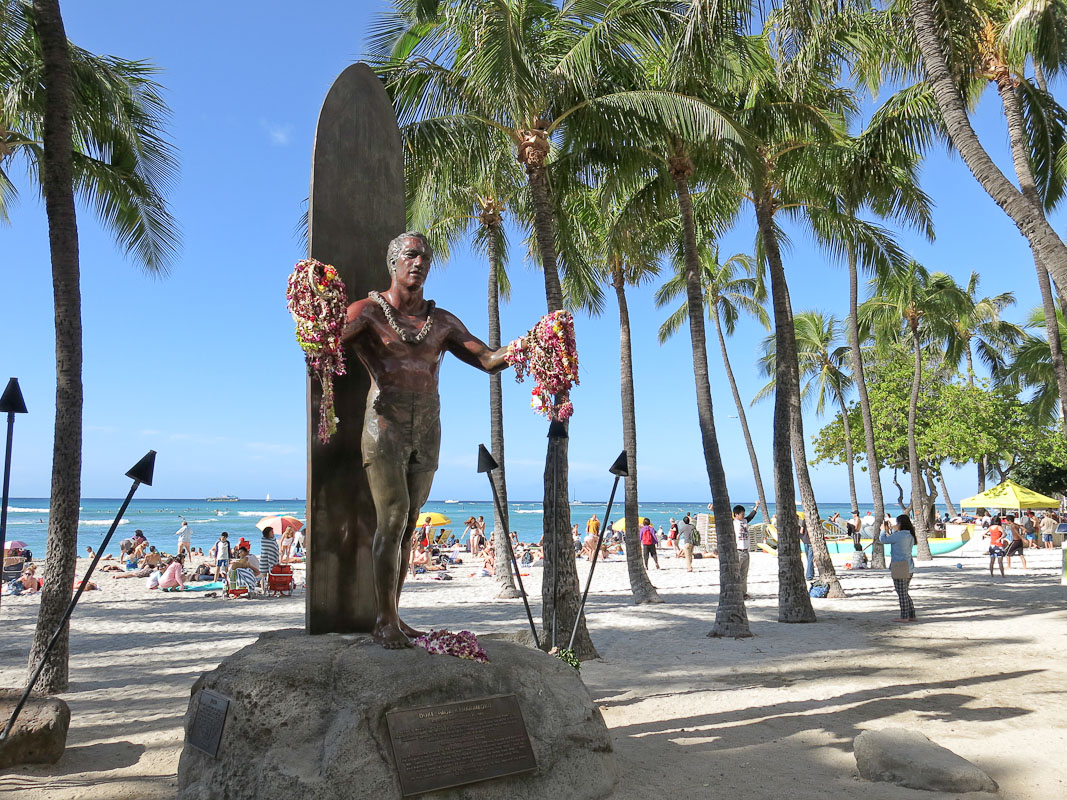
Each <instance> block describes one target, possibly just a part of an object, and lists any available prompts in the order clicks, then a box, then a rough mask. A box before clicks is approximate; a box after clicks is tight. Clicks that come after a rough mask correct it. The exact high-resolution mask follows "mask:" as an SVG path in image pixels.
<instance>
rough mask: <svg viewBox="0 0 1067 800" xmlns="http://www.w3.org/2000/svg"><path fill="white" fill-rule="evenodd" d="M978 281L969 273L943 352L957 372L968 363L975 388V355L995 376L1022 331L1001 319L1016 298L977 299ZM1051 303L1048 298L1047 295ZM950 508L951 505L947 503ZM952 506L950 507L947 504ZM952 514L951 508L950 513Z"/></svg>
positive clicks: (982, 466) (983, 466) (981, 471)
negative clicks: (965, 297) (964, 295)
mask: <svg viewBox="0 0 1067 800" xmlns="http://www.w3.org/2000/svg"><path fill="white" fill-rule="evenodd" d="M1042 273H1043V275H1044V279H1045V281H1046V282H1047V281H1048V271H1046V270H1041V269H1039V270H1038V278H1039V279H1040V278H1041V277H1042ZM980 281H981V279H980V277H979V275H978V273H977V272H971V277H970V278H968V280H967V287H966V289H964V292H965V293H966V295H967V302H966V303H965V304H964V305H963V306H962V307H961V308H960V312H961V313H960V316H959V317H958V318H957V319H955V320H952V321H951V322H952V333H953V336H952V339H951V340H950V342H949V347H948V349H947V350H946V351H945V364H946V366H948V367H949V368H951V369H959V366H960V363H961V361H965V362H966V363H967V380H968V382H969V383H970V384H971V386H974V352H975V351H977V353H978V357H979V358H980V359H981V360H982V362H983V363H984V364H985V365H986V366H987V367H988V368H989V370H990V372H991V373H993V374H997V373H998V372H1001V371H1003V369H1004V366H1005V360H1004V355H1005V353H1007V352H1008V351H1009V350H1010V349H1011V348H1012V347H1014V346H1015V345H1016V344H1018V343H1019V341H1021V340H1022V337H1023V335H1024V334H1023V330H1022V328H1020V327H1019V326H1018V325H1015V324H1014V323H1011V322H1008V321H1007V320H1004V319H1001V317H1000V315H1001V312H1002V311H1004V309H1006V308H1009V307H1010V306H1013V305H1015V295H1014V294H1012V293H1011V292H1002V293H1001V294H998V295H996V296H994V297H978V284H979V283H980ZM1049 298H1050V299H1051V294H1050V295H1049ZM987 471H988V470H987V459H986V458H985V457H983V458H981V459H979V461H978V491H979V492H984V491H985V478H986V473H987ZM941 492H942V494H944V495H945V500H946V503H949V501H948V489H947V487H946V486H945V484H944V479H943V478H942V483H941ZM949 504H950V503H949ZM950 505H951V504H950ZM949 510H950V511H951V508H950V509H949Z"/></svg>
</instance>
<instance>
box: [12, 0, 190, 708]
mask: <svg viewBox="0 0 1067 800" xmlns="http://www.w3.org/2000/svg"><path fill="white" fill-rule="evenodd" d="M0 41H3V44H4V47H3V49H2V51H0V85H3V86H4V87H5V91H4V92H3V94H2V95H0V120H3V122H4V126H5V127H6V131H5V132H4V136H3V137H2V138H3V139H4V141H5V144H4V147H3V149H0V161H2V160H3V159H4V157H5V156H7V157H8V158H14V159H16V160H24V161H25V162H26V163H27V165H28V166H29V171H30V174H31V175H32V176H39V177H40V188H41V191H42V193H43V194H44V196H45V212H46V214H47V216H48V238H49V250H50V254H51V260H52V287H53V299H54V304H55V326H56V419H55V434H54V440H53V450H52V496H51V500H50V504H49V523H48V544H47V549H46V553H45V559H46V561H47V563H48V571H47V573H46V575H45V583H44V588H43V591H42V594H41V608H40V612H39V614H38V617H37V628H36V631H35V634H34V639H33V644H32V646H31V649H30V657H29V663H30V667H31V669H32V668H33V667H34V666H36V664H37V663H38V662H39V661H40V658H41V656H42V654H43V652H44V649H45V647H46V646H47V644H48V641H49V639H50V638H51V636H52V634H53V632H54V631H55V630H56V628H57V627H58V626H59V622H60V620H61V619H62V617H63V613H64V611H65V610H66V607H67V604H68V603H69V602H70V597H71V585H72V584H73V581H74V568H75V562H76V559H77V531H78V506H79V502H80V494H81V449H82V447H81V445H82V397H83V393H82V382H81V373H82V321H81V290H80V264H79V258H78V223H77V215H76V212H75V192H78V193H80V194H81V195H82V197H84V198H85V199H87V200H90V201H91V202H92V203H93V204H94V205H95V207H96V211H97V214H98V216H99V217H100V219H101V221H102V222H103V223H104V225H105V226H106V227H107V228H109V229H110V230H111V231H112V233H114V235H115V237H116V238H117V240H118V242H119V243H120V244H121V245H122V246H123V247H124V248H125V249H126V250H127V251H128V252H131V253H133V254H134V256H135V257H136V258H137V260H138V261H140V262H141V263H142V264H143V265H144V266H145V267H146V268H147V269H148V270H150V271H162V270H164V269H165V268H166V266H167V264H168V263H169V261H170V259H171V257H172V256H173V255H174V252H175V248H176V245H177V240H178V236H177V233H176V230H175V226H174V223H173V220H172V219H171V217H170V214H169V213H168V211H167V209H166V206H165V203H164V201H163V197H162V191H163V190H164V189H166V188H167V186H168V184H169V182H170V178H171V175H172V173H173V169H174V167H173V164H174V161H173V153H172V151H171V149H170V146H169V145H168V144H167V143H166V141H165V140H164V138H163V135H162V127H163V121H164V119H165V118H166V116H167V114H168V111H167V107H166V104H165V103H164V102H163V100H162V98H161V95H160V91H159V90H160V87H159V86H158V84H156V83H155V82H154V81H153V80H152V76H153V75H154V73H155V71H156V70H155V68H154V67H152V66H151V65H150V64H147V63H145V62H142V61H125V60H122V59H118V58H114V57H111V56H103V57H101V56H95V55H93V54H91V53H88V52H86V51H85V50H82V49H80V48H78V47H75V46H73V45H71V44H70V43H69V42H68V41H67V38H66V33H65V31H64V26H63V18H62V14H61V13H60V8H59V3H58V2H57V0H34V2H33V4H32V6H31V5H30V4H29V3H26V2H10V1H9V2H5V3H3V4H2V7H0ZM14 197H15V184H14V182H13V181H12V180H11V179H10V177H9V173H8V172H6V171H4V170H0V217H2V216H6V215H5V214H4V213H3V212H4V209H5V208H6V206H7V204H8V203H10V202H11V201H12V200H13V198H14ZM68 655H69V628H66V627H65V628H64V630H63V632H62V635H61V638H60V639H59V641H58V642H57V643H56V646H55V647H54V648H53V649H52V652H51V653H50V654H49V657H48V660H47V663H46V665H45V668H44V671H43V672H42V675H41V679H40V681H39V682H38V684H37V689H38V691H43V692H47V693H54V692H62V691H65V690H66V689H67V688H68V685H69V684H68V671H67V661H68Z"/></svg>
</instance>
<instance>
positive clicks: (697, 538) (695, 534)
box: [689, 525, 700, 547]
mask: <svg viewBox="0 0 1067 800" xmlns="http://www.w3.org/2000/svg"><path fill="white" fill-rule="evenodd" d="M689 538H690V539H691V540H692V542H693V546H694V547H696V546H697V545H699V544H700V531H698V530H697V529H696V526H695V525H694V526H693V535H692V536H690V537H689Z"/></svg>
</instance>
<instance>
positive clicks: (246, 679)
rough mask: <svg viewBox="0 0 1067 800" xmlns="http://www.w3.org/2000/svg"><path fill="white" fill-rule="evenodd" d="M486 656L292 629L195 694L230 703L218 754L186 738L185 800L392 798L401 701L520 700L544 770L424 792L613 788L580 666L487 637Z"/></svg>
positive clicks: (536, 797) (207, 677)
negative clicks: (394, 735) (389, 719)
mask: <svg viewBox="0 0 1067 800" xmlns="http://www.w3.org/2000/svg"><path fill="white" fill-rule="evenodd" d="M480 643H481V644H482V646H483V647H484V649H485V651H486V653H487V655H488V656H489V663H488V664H478V663H475V662H473V661H467V660H463V659H459V658H454V657H451V656H441V655H430V654H429V653H427V652H426V651H425V650H422V649H421V648H415V649H411V650H385V649H383V648H382V647H380V646H378V645H377V644H375V643H374V641H373V640H372V639H371V638H370V637H369V636H366V635H362V634H351V635H345V634H326V635H322V636H309V635H307V634H306V633H304V632H303V631H297V630H285V631H274V632H270V633H265V634H263V635H262V636H261V637H260V638H259V640H258V641H257V642H256V643H255V644H252V645H249V646H248V647H246V648H244V649H243V650H240V651H238V652H237V653H235V654H234V655H232V656H230V657H229V658H227V659H225V660H224V661H223V662H222V663H221V664H219V666H218V667H217V668H216V669H215V670H214V671H212V672H209V673H206V674H204V675H202V676H201V677H200V679H199V680H198V681H197V682H196V684H195V685H194V686H193V689H192V697H191V698H190V703H189V710H188V711H187V713H186V716H185V728H186V731H187V732H188V730H189V725H190V723H191V722H192V718H193V713H194V710H195V705H196V700H195V698H196V693H197V692H198V691H199V690H200V689H211V690H213V691H215V692H218V693H220V694H223V695H225V696H227V697H229V698H231V703H230V706H229V712H228V715H227V719H226V727H225V729H224V731H223V735H222V743H221V745H220V747H219V753H218V757H217V758H211V757H210V756H208V755H206V754H205V753H202V752H200V751H199V750H197V749H195V748H193V747H191V746H190V745H189V744H186V745H185V748H184V749H183V751H182V756H181V761H180V763H179V766H178V787H179V797H180V798H181V800H245V798H247V799H248V800H253V799H254V800H294V799H295V798H301V799H302V798H313V799H314V800H342V798H344V800H357V799H358V798H374V800H386V799H387V798H399V797H400V783H399V780H398V779H397V775H396V768H395V766H394V763H393V753H392V748H391V746H390V742H389V735H388V729H387V726H386V720H385V715H386V712H388V711H391V710H394V709H404V708H418V707H420V706H428V705H435V704H438V703H451V702H455V701H458V700H464V699H468V698H477V697H484V696H488V695H497V694H515V695H517V696H518V699H519V704H520V707H521V708H522V714H523V718H524V720H525V722H526V728H527V731H528V732H529V734H530V740H531V742H532V744H533V750H534V754H535V755H536V757H537V766H538V768H537V771H536V772H533V773H528V774H525V775H516V776H511V777H506V778H498V779H495V780H490V781H483V782H481V783H474V784H468V785H466V786H462V787H457V788H454V789H445V790H440V791H436V792H431V793H428V794H424V795H420V797H425V798H435V799H436V798H447V799H448V800H488V798H503V797H507V798H517V799H519V800H559V798H561V797H566V798H568V800H594V799H595V798H603V797H607V796H608V795H610V793H611V791H612V789H613V788H614V786H615V781H616V776H617V768H616V764H615V756H614V753H613V752H612V747H611V737H610V735H609V733H608V730H607V727H606V726H605V724H604V719H603V717H602V716H601V714H600V711H599V709H597V707H596V706H595V705H594V704H593V701H592V698H591V697H590V695H589V691H588V689H586V687H585V684H584V683H582V680H581V678H580V677H579V675H578V673H576V672H575V671H574V670H573V669H571V668H570V667H569V666H567V665H566V664H564V663H563V662H561V661H560V660H559V659H557V658H553V657H552V656H548V655H546V654H545V653H543V652H541V651H539V650H533V649H530V648H526V647H522V646H520V645H517V644H513V643H511V642H506V641H493V640H490V639H486V640H482V641H481V642H480Z"/></svg>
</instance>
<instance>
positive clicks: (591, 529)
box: [585, 514, 600, 536]
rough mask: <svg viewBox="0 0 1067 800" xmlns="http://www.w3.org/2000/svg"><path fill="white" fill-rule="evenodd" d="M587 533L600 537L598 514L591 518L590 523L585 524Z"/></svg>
mask: <svg viewBox="0 0 1067 800" xmlns="http://www.w3.org/2000/svg"><path fill="white" fill-rule="evenodd" d="M585 532H586V533H591V534H593V535H594V536H599V535H600V520H598V519H597V518H596V514H593V516H591V517H590V518H589V521H588V522H586V523H585Z"/></svg>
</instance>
